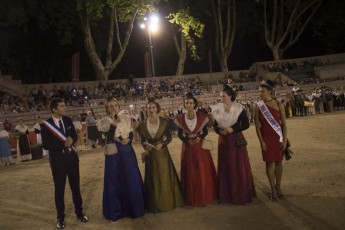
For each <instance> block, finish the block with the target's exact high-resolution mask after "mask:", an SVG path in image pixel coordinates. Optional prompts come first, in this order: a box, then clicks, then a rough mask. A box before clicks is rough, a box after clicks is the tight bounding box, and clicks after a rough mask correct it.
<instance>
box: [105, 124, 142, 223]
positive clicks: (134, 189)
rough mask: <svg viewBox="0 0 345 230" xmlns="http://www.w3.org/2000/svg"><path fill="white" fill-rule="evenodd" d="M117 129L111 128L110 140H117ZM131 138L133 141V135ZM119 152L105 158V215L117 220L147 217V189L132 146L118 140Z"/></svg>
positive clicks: (108, 134) (109, 132)
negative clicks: (115, 136)
mask: <svg viewBox="0 0 345 230" xmlns="http://www.w3.org/2000/svg"><path fill="white" fill-rule="evenodd" d="M115 129H116V126H114V125H111V126H110V129H109V131H108V133H107V141H110V142H111V141H114V140H113V137H114V133H115ZM129 138H130V139H131V140H132V139H133V134H132V133H130V135H129ZM115 143H116V146H117V149H118V153H116V154H114V155H105V163H104V190H103V215H104V217H105V218H106V219H108V220H112V221H116V220H118V219H120V218H122V217H133V218H134V217H139V216H143V215H144V208H145V201H144V187H143V182H142V177H141V174H140V171H139V167H138V162H137V158H136V155H135V152H134V149H133V147H132V145H131V144H130V143H129V144H127V145H122V144H120V143H119V142H117V141H115Z"/></svg>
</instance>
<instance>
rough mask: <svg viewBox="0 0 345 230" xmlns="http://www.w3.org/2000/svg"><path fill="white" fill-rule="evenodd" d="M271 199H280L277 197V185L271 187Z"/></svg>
mask: <svg viewBox="0 0 345 230" xmlns="http://www.w3.org/2000/svg"><path fill="white" fill-rule="evenodd" d="M270 200H271V201H278V198H277V191H276V189H275V187H271V196H270Z"/></svg>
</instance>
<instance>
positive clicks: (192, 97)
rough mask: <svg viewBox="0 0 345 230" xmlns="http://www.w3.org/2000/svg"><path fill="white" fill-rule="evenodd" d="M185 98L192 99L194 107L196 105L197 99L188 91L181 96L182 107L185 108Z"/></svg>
mask: <svg viewBox="0 0 345 230" xmlns="http://www.w3.org/2000/svg"><path fill="white" fill-rule="evenodd" d="M187 99H192V100H193V102H194V109H196V108H197V107H198V100H197V99H196V98H195V97H194V96H193V94H192V93H191V92H188V93H186V94H185V96H184V98H183V107H184V108H186V105H185V104H186V103H185V101H186V100H187Z"/></svg>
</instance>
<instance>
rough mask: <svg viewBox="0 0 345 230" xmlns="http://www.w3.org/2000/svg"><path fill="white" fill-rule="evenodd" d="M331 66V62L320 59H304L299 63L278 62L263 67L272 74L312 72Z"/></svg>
mask: <svg viewBox="0 0 345 230" xmlns="http://www.w3.org/2000/svg"><path fill="white" fill-rule="evenodd" d="M325 64H329V60H328V61H327V62H326V63H323V61H322V60H321V59H319V58H315V59H304V60H301V61H299V62H297V61H276V62H271V63H269V64H263V65H262V67H263V68H264V69H266V70H268V71H270V72H283V73H284V72H285V73H287V72H293V71H301V70H311V69H313V68H314V67H318V66H323V65H325Z"/></svg>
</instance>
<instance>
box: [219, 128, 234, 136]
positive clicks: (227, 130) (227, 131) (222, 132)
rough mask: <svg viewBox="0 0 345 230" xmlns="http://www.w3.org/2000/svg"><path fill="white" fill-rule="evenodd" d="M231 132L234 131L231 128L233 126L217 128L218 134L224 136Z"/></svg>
mask: <svg viewBox="0 0 345 230" xmlns="http://www.w3.org/2000/svg"><path fill="white" fill-rule="evenodd" d="M233 132H234V130H233V128H231V127H228V128H221V129H220V130H219V134H220V135H222V136H226V135H228V134H230V133H233Z"/></svg>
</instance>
